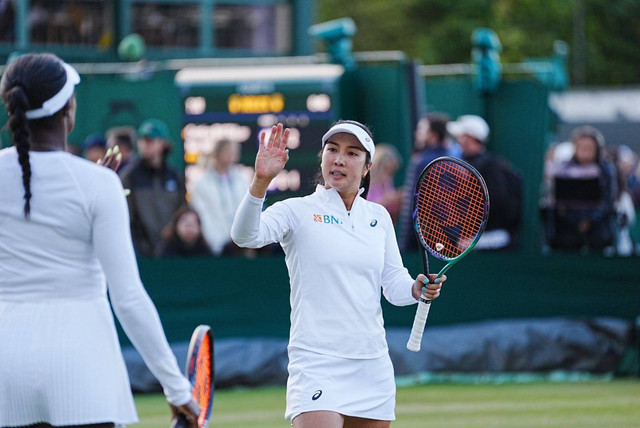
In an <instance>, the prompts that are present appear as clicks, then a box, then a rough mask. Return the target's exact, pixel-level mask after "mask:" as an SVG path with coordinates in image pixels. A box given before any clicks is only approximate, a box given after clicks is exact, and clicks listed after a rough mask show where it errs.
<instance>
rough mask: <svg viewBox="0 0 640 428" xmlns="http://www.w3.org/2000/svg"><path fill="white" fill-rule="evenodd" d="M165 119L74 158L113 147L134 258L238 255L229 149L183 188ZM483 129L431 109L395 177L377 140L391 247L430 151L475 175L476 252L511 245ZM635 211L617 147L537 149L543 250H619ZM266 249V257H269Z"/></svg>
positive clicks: (221, 145)
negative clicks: (480, 208) (483, 188)
mask: <svg viewBox="0 0 640 428" xmlns="http://www.w3.org/2000/svg"><path fill="white" fill-rule="evenodd" d="M169 135H170V133H169V129H168V127H167V125H166V124H165V123H164V122H163V121H161V120H159V119H154V118H151V119H148V120H146V121H144V122H143V123H142V124H141V125H140V126H139V127H138V128H137V129H136V128H135V127H132V126H118V127H113V128H111V129H109V130H107V132H106V133H105V134H91V135H89V136H88V137H87V138H86V139H85V140H84V141H83V143H82V144H81V145H79V149H78V154H79V155H82V156H84V157H86V158H87V159H89V160H92V161H94V162H95V161H96V160H97V159H100V158H101V157H103V156H104V155H105V153H106V152H107V151H108V150H113V149H114V148H115V147H117V148H118V150H119V152H120V153H121V156H122V165H121V167H120V169H119V171H118V174H119V175H120V177H121V179H122V182H123V186H124V188H125V189H126V192H127V194H128V197H127V200H128V203H129V210H130V218H131V233H132V237H133V242H134V247H135V249H136V252H137V254H138V255H140V256H146V257H167V256H170V257H187V256H223V255H224V256H228V255H234V256H245V257H253V256H255V252H251V253H247V251H246V250H243V249H240V248H238V247H237V246H236V245H235V244H234V243H233V241H231V239H230V227H231V224H232V222H233V217H234V215H235V211H236V209H237V207H238V204H239V203H240V201H241V200H242V198H243V196H244V194H245V192H246V190H247V188H248V186H249V182H248V179H247V176H246V171H244V167H243V166H242V165H240V164H239V163H238V161H239V145H238V143H237V142H233V141H230V140H225V139H222V140H219V141H216V142H215V144H213V145H212V146H211V150H210V152H207V153H203V154H202V155H201V156H200V159H199V161H198V163H199V164H200V166H201V167H202V169H203V171H204V173H203V174H202V175H201V176H200V177H199V179H198V180H196V182H195V183H193V184H192V185H191V190H190V194H188V195H187V193H186V188H185V183H184V175H183V174H182V173H181V172H180V171H178V170H177V169H175V168H173V167H172V166H170V165H169V163H168V162H167V155H168V154H169V152H170V151H171V148H172V142H171V140H170V136H169ZM490 141H491V130H490V128H489V125H488V124H487V122H486V121H485V120H484V119H483V118H481V117H480V116H475V115H463V116H460V117H458V118H457V119H455V120H451V119H450V118H449V117H448V116H447V115H445V114H442V113H429V114H426V115H424V116H423V117H421V118H420V120H419V121H418V123H417V126H416V129H415V133H414V146H413V151H412V154H411V156H410V158H409V161H408V164H407V166H406V168H405V176H404V177H403V180H401V184H400V185H397V184H396V183H398V177H396V175H397V173H398V171H399V170H400V168H401V166H402V157H401V155H400V153H399V152H398V150H397V148H396V147H395V146H394V145H393V144H390V143H378V145H377V149H376V156H375V158H374V160H373V168H372V170H371V187H370V191H369V195H368V197H367V198H368V199H369V200H371V201H374V202H378V203H380V204H381V205H383V206H385V207H386V208H387V210H388V211H389V213H390V215H391V217H392V219H393V221H394V223H395V225H396V230H397V236H398V242H399V245H400V248H401V250H403V251H413V250H416V249H417V241H416V238H415V236H414V232H413V224H412V216H411V214H412V208H413V192H414V189H413V186H414V183H415V181H416V180H417V178H418V176H419V175H420V173H421V171H422V170H423V169H424V167H425V166H426V165H428V164H429V163H430V162H431V161H433V160H434V159H436V158H438V157H441V156H451V157H455V158H460V159H463V160H465V161H466V162H468V163H469V164H471V165H472V166H474V167H475V168H476V169H477V170H478V171H479V172H480V174H481V175H482V176H483V177H484V179H485V181H486V184H487V188H488V191H489V198H490V201H491V213H490V216H489V222H488V224H487V227H486V229H485V232H484V234H483V236H482V238H481V239H480V241H479V242H478V244H477V245H476V249H478V250H494V251H495V250H500V251H508V250H512V249H515V248H518V246H519V240H520V233H521V228H522V217H523V207H524V181H523V179H522V177H521V174H520V172H519V170H518V169H517V168H516V167H514V165H513V164H512V163H511V162H509V161H508V160H507V159H505V158H502V157H500V156H496V155H495V154H492V153H491V150H490V148H491V144H490ZM639 207H640V165H639V157H638V155H637V154H636V153H635V152H634V151H633V150H631V149H630V148H629V147H628V146H624V145H607V144H605V141H604V137H603V135H602V133H601V132H600V131H598V130H597V129H596V128H593V127H591V126H582V127H578V128H576V129H575V130H574V132H573V134H572V136H571V141H567V142H562V143H557V144H553V145H552V146H551V147H550V148H549V150H548V151H547V153H546V157H545V162H544V172H543V183H542V191H541V198H540V219H541V223H542V227H543V230H544V233H543V236H544V239H543V241H544V242H543V248H544V249H545V250H549V251H575V252H580V253H604V254H618V255H631V254H635V253H637V252H638V250H639V249H640V245H638V243H637V242H636V239H635V237H634V225H635V223H636V211H637V210H638V208H639ZM271 252H272V251H269V252H268V253H271Z"/></svg>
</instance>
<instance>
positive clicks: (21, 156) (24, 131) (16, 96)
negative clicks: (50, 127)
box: [5, 85, 31, 217]
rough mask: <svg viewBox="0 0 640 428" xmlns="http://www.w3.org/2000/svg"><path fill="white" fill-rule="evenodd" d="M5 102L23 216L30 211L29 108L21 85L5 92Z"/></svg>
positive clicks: (27, 214) (26, 215)
mask: <svg viewBox="0 0 640 428" xmlns="http://www.w3.org/2000/svg"><path fill="white" fill-rule="evenodd" d="M5 100H6V101H5V102H6V104H7V110H8V111H9V121H8V122H7V126H8V127H9V130H10V131H11V137H12V140H13V144H14V145H15V146H16V151H17V152H18V162H19V163H20V167H21V168H22V185H23V186H24V216H25V217H29V214H30V212H31V164H30V163H29V149H30V146H31V144H30V143H29V129H28V128H27V117H26V115H25V112H26V111H27V110H29V101H28V100H27V96H26V94H25V91H24V88H23V87H22V86H21V85H16V86H14V87H13V88H11V89H10V90H9V91H7V92H6V94H5Z"/></svg>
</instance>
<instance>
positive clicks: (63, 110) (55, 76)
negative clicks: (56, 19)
mask: <svg viewBox="0 0 640 428" xmlns="http://www.w3.org/2000/svg"><path fill="white" fill-rule="evenodd" d="M79 82H80V76H79V75H78V73H77V72H76V70H75V69H74V68H73V67H71V66H69V65H68V64H66V63H64V62H62V61H61V60H60V59H59V58H58V57H56V56H54V55H51V54H28V55H24V56H21V57H19V58H17V59H16V60H15V61H13V62H12V63H11V64H9V66H8V67H7V68H6V70H5V72H4V75H3V76H2V81H1V82H0V92H1V94H2V99H3V101H4V104H5V106H6V109H7V111H8V113H9V121H8V127H9V130H10V131H11V136H12V139H13V145H14V147H10V148H7V149H3V150H1V151H0V344H1V345H0V427H38V428H50V427H70V426H73V427H75V428H78V427H94V428H97V427H100V428H103V427H104V428H107V427H114V426H116V425H118V426H119V425H123V424H131V423H134V422H136V421H137V415H136V410H135V407H134V402H133V397H132V394H131V386H130V383H129V378H128V375H127V370H126V367H125V364H124V359H123V357H122V353H121V350H120V345H119V343H118V336H117V333H116V328H115V324H114V318H113V315H112V312H111V308H110V306H109V300H108V299H107V291H108V293H109V298H110V300H111V305H112V307H113V310H114V311H115V313H116V315H117V317H118V320H119V321H120V323H121V325H122V327H123V328H124V330H125V332H126V333H127V335H128V336H129V338H130V339H131V341H132V343H133V344H134V345H135V346H136V348H137V350H138V351H139V352H140V354H141V355H142V357H143V358H144V361H145V362H146V364H147V366H148V367H149V369H150V370H151V372H152V373H153V374H154V375H155V376H156V377H157V378H158V380H159V381H160V383H161V384H162V386H163V388H164V393H165V395H166V397H167V400H168V402H169V405H170V407H171V410H172V412H173V413H174V414H177V412H181V413H184V414H186V415H187V417H188V419H189V420H190V424H191V427H193V428H195V427H196V426H197V425H196V422H195V421H196V415H197V412H198V410H197V405H195V404H194V402H192V399H191V385H190V384H189V381H188V380H187V379H186V378H185V377H184V376H183V375H182V374H181V371H180V369H179V367H178V364H177V362H176V358H175V356H174V354H173V353H172V351H171V348H170V347H169V345H168V343H167V340H166V338H165V336H164V332H163V330H162V325H161V324H160V319H159V317H158V314H157V311H156V308H155V306H154V305H153V303H152V302H151V300H150V299H149V296H148V295H147V293H146V291H145V289H144V287H143V285H142V283H141V281H140V276H139V273H138V267H137V265H136V259H135V256H134V253H133V246H132V244H131V235H130V232H129V219H128V211H127V203H126V200H125V196H124V191H123V188H122V185H121V183H120V179H119V178H118V176H117V175H116V174H115V172H113V171H112V170H110V169H108V168H105V167H104V166H99V165H96V164H93V163H91V162H89V161H87V160H85V159H81V158H79V157H76V156H73V155H71V154H68V153H66V152H65V148H66V144H67V136H68V135H69V133H70V132H71V130H72V129H73V126H74V123H75V112H76V101H75V96H74V90H75V89H74V88H75V85H77V84H78V83H79Z"/></svg>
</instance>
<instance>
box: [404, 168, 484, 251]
mask: <svg viewBox="0 0 640 428" xmlns="http://www.w3.org/2000/svg"><path fill="white" fill-rule="evenodd" d="M485 202H486V198H485V194H484V191H483V187H482V184H481V183H480V181H479V180H478V178H477V177H476V176H475V175H474V174H473V173H471V172H470V171H469V170H467V169H466V168H464V167H463V166H461V165H459V164H457V163H455V162H450V161H442V162H436V163H434V164H433V165H432V167H431V168H430V169H429V170H428V171H427V173H426V174H425V176H424V177H423V180H422V182H421V184H420V187H419V190H418V194H417V199H416V210H417V219H418V224H417V226H418V232H419V233H420V235H421V237H422V238H423V240H424V241H425V243H426V244H427V245H428V247H429V248H430V249H432V250H434V249H435V250H436V252H437V254H438V255H439V256H441V257H444V258H449V259H451V258H455V257H457V256H459V255H460V254H462V253H463V252H464V251H465V250H466V249H467V248H469V246H470V245H472V244H473V242H474V241H475V239H476V237H477V236H478V234H479V233H480V231H481V230H482V226H483V222H484V217H485Z"/></svg>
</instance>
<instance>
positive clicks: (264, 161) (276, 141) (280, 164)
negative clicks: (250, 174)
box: [255, 123, 289, 181]
mask: <svg viewBox="0 0 640 428" xmlns="http://www.w3.org/2000/svg"><path fill="white" fill-rule="evenodd" d="M265 138H266V132H263V133H262V134H260V147H259V148H258V155H257V156H256V164H255V175H256V178H258V179H260V180H268V181H271V180H273V179H274V178H275V176H276V175H278V173H280V171H282V170H283V169H284V166H285V164H286V163H287V161H288V160H289V154H288V153H287V142H288V141H289V129H288V128H287V129H283V126H282V124H281V123H279V124H278V125H277V126H275V125H274V126H273V127H272V128H271V135H270V136H269V140H268V141H266V143H265Z"/></svg>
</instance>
